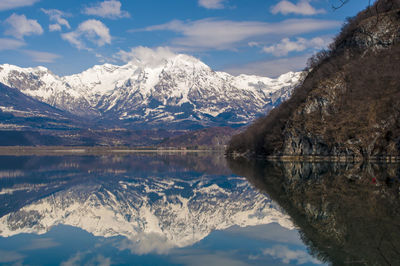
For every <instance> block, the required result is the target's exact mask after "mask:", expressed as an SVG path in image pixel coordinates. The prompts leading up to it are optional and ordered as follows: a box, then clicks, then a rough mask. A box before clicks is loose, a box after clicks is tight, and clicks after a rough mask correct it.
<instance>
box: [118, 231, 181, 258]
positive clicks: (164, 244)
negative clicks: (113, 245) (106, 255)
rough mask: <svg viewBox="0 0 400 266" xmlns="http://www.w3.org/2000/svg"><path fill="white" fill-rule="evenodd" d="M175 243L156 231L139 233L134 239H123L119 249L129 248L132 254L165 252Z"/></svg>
mask: <svg viewBox="0 0 400 266" xmlns="http://www.w3.org/2000/svg"><path fill="white" fill-rule="evenodd" d="M174 247H175V245H174V244H173V242H172V241H169V240H168V238H167V237H166V236H164V235H161V234H158V233H148V234H141V235H138V236H136V237H135V239H134V240H131V239H125V240H123V241H122V242H121V244H120V245H119V247H118V248H119V249H120V250H130V251H131V252H132V253H133V254H137V255H143V254H148V253H157V254H167V253H168V252H169V251H170V250H171V249H172V248H174Z"/></svg>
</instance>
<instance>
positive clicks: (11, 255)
mask: <svg viewBox="0 0 400 266" xmlns="http://www.w3.org/2000/svg"><path fill="white" fill-rule="evenodd" d="M23 258H24V256H23V255H22V254H19V253H17V252H15V251H8V250H0V263H7V262H14V261H18V260H21V259H23Z"/></svg>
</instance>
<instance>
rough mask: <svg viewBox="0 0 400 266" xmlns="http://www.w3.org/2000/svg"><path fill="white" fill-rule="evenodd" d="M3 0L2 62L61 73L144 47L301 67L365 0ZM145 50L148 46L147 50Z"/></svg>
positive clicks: (123, 58) (224, 63)
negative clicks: (341, 1)
mask: <svg viewBox="0 0 400 266" xmlns="http://www.w3.org/2000/svg"><path fill="white" fill-rule="evenodd" d="M338 4H339V0H147V1H143V0H92V1H89V0H88V1H78V0H69V1H54V0H0V64H4V63H8V64H14V65H18V66H21V67H31V66H38V65H42V66H45V67H48V68H49V69H50V70H52V71H53V72H54V73H56V74H58V75H67V74H74V73H79V72H81V71H83V70H85V69H87V68H89V67H92V66H93V65H96V64H103V63H111V64H119V65H122V64H124V63H126V62H128V61H129V60H132V58H140V57H145V56H146V55H147V54H148V53H152V55H156V56H159V57H162V56H163V55H164V54H165V53H170V52H173V53H185V54H189V55H193V56H195V57H197V58H199V59H201V60H202V61H204V62H205V63H206V64H208V65H209V66H211V67H212V68H213V69H215V70H223V71H227V72H229V73H232V74H235V75H237V74H240V73H246V74H256V75H262V76H270V77H274V76H277V75H279V74H281V73H285V72H287V71H289V70H293V71H294V70H300V69H302V68H303V67H304V66H305V62H306V60H307V58H308V57H309V56H310V55H311V54H312V53H314V52H315V51H318V50H319V49H321V48H323V47H325V46H326V45H327V44H329V42H330V41H331V39H332V37H333V36H335V34H337V33H338V32H339V30H340V27H341V25H342V24H343V22H344V20H345V18H346V17H349V16H354V15H356V14H357V13H358V12H359V11H361V10H362V9H364V8H365V7H366V6H367V4H368V0H350V2H349V3H348V4H346V5H345V6H343V7H342V8H341V9H339V10H336V11H335V10H333V9H332V5H338ZM143 47H145V48H150V49H145V48H143Z"/></svg>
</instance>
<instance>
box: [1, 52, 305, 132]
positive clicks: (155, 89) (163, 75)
mask: <svg viewBox="0 0 400 266" xmlns="http://www.w3.org/2000/svg"><path fill="white" fill-rule="evenodd" d="M299 79H300V72H299V73H293V72H289V73H287V74H284V75H282V76H281V77H279V78H277V79H270V78H263V77H257V76H249V75H240V76H237V77H235V76H231V75H229V74H227V73H224V72H215V71H213V70H212V69H211V68H210V67H208V66H207V65H205V64H204V63H203V62H201V61H200V60H198V59H196V58H194V57H191V56H188V55H182V54H180V55H175V56H172V57H170V58H168V59H164V60H159V62H156V63H154V64H149V63H147V64H146V63H142V62H139V61H132V62H130V63H128V64H126V65H123V66H116V65H111V64H105V65H101V66H94V67H93V68H90V69H88V70H86V71H84V72H82V73H80V74H76V75H71V76H64V77H59V76H57V75H54V74H53V73H51V71H49V70H48V69H46V68H44V67H37V68H19V67H16V66H12V65H7V64H5V65H0V82H3V83H4V84H6V85H8V86H11V87H15V88H18V89H19V90H21V91H22V92H23V93H25V94H27V95H30V96H33V97H35V98H37V99H39V100H41V101H44V102H46V103H48V104H50V105H53V106H55V107H57V108H60V109H63V110H67V111H70V112H72V113H74V114H77V115H85V116H88V117H96V118H102V119H105V120H109V121H121V122H123V123H125V124H130V125H136V124H148V125H160V124H165V123H172V124H179V123H187V122H191V123H193V124H199V125H204V126H207V125H233V124H244V123H248V122H250V121H251V120H253V119H254V118H256V117H257V116H259V115H263V114H265V113H266V112H268V111H269V110H270V109H272V108H273V107H275V106H276V105H278V104H279V103H280V102H281V101H283V100H286V99H287V98H288V97H289V96H290V93H291V91H292V89H293V88H294V87H295V86H296V85H297V84H298V83H299Z"/></svg>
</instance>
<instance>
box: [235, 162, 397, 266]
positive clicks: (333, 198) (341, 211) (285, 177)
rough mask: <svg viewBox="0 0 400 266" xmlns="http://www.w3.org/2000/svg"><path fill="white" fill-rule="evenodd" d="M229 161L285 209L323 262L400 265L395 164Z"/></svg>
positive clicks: (236, 169) (306, 241) (237, 172)
mask: <svg viewBox="0 0 400 266" xmlns="http://www.w3.org/2000/svg"><path fill="white" fill-rule="evenodd" d="M230 166H231V168H232V169H233V170H234V172H236V174H239V175H243V176H246V177H247V178H248V179H249V180H250V181H251V183H253V184H254V185H255V186H256V187H258V188H259V189H261V190H262V191H265V192H267V193H268V194H269V195H270V197H271V199H273V200H275V201H277V202H278V203H279V205H280V206H281V207H283V208H284V209H285V211H286V212H287V213H288V214H289V215H290V216H291V217H292V220H293V221H294V223H295V225H296V226H298V227H299V228H300V230H301V233H302V238H303V240H304V241H305V243H306V244H307V245H308V246H309V247H310V249H311V252H312V253H313V255H316V256H317V257H318V258H319V259H321V260H322V261H326V262H332V263H333V264H334V265H344V264H362V265H400V252H399V250H400V198H399V176H400V171H399V169H400V168H399V165H390V164H389V165H377V164H373V165H344V164H329V163H314V164H312V163H303V164H294V163H272V162H271V163H267V164H265V163H255V162H252V163H249V162H248V161H244V160H243V161H235V162H234V161H231V162H230Z"/></svg>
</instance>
